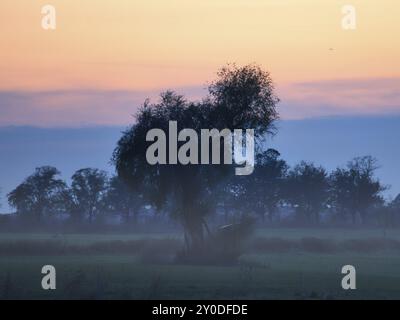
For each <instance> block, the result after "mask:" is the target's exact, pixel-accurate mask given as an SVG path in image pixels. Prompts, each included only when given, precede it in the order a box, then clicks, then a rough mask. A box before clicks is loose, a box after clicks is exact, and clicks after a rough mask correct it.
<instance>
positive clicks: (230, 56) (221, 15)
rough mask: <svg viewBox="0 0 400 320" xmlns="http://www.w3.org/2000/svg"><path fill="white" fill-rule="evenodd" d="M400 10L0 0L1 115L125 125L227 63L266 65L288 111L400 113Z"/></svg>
mask: <svg viewBox="0 0 400 320" xmlns="http://www.w3.org/2000/svg"><path fill="white" fill-rule="evenodd" d="M46 4H50V5H53V6H54V7H55V9H56V23H57V24H56V30H44V29H43V28H42V25H41V22H42V18H43V14H42V13H41V9H42V6H44V5H46ZM346 4H350V5H352V6H353V7H354V8H355V10H356V11H355V12H356V28H355V29H354V30H345V29H343V27H342V19H343V17H344V14H343V13H342V7H343V5H346ZM399 14H400V2H399V1H398V0H346V1H339V0H324V1H320V0H201V1H196V0H168V1H165V0H141V1H139V0H114V1H108V0H85V1H79V0H46V1H41V0H2V1H1V2H0V70H1V72H0V126H8V125H33V126H41V127H71V126H73V127H76V126H78V127H79V126H87V125H126V124H128V123H130V122H132V117H131V115H132V114H133V113H134V112H135V109H136V108H137V106H138V105H140V104H141V103H142V102H143V100H144V99H145V98H147V97H150V98H152V99H156V97H157V95H158V93H159V92H160V91H163V90H166V89H174V90H177V91H178V92H180V93H183V94H186V95H187V96H188V97H189V98H192V99H199V98H200V97H201V96H203V95H204V94H205V92H204V88H205V87H206V86H207V84H208V83H210V81H212V80H213V79H214V78H215V76H216V72H217V70H218V68H220V67H222V66H223V65H225V64H226V63H236V64H238V65H244V64H248V63H257V64H259V65H261V66H262V67H263V68H264V69H265V70H268V71H269V72H270V73H271V76H272V78H273V80H274V82H275V85H276V90H277V93H278V96H279V97H280V99H281V101H282V102H281V104H280V105H279V112H280V114H281V116H282V118H284V119H302V118H310V117H324V116H332V115H349V116H350V115H388V114H389V115H390V114H399V113H400V90H399V88H400V63H399V58H398V57H399V56H400V41H399V40H398V39H399V36H400V24H399V23H398V19H399Z"/></svg>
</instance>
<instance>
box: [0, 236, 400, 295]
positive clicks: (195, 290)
mask: <svg viewBox="0 0 400 320" xmlns="http://www.w3.org/2000/svg"><path fill="white" fill-rule="evenodd" d="M256 237H258V238H263V237H264V238H265V239H266V241H269V240H268V239H276V238H279V239H284V240H290V241H298V240H299V241H300V240H301V239H303V238H305V237H313V238H315V239H327V240H332V241H344V240H354V239H355V240H363V239H364V240H368V241H369V242H370V241H373V240H371V239H378V238H382V237H385V238H386V239H395V240H400V232H399V231H398V230H389V231H387V232H386V233H384V232H383V231H382V230H377V229H373V230H361V229H359V230H350V229H346V230H342V229H260V230H257V231H256ZM179 238H180V237H179V235H177V234H129V235H128V234H123V235H120V234H109V235H95V234H87V235H79V234H68V235H53V234H0V245H2V246H3V247H4V248H7V246H12V245H14V246H15V247H16V248H18V246H22V249H21V252H24V250H25V249H26V248H25V247H24V246H27V244H32V243H33V244H35V243H36V244H37V245H38V247H37V248H36V247H35V248H36V249H38V248H41V247H40V246H46V245H48V244H50V243H62V244H63V245H67V246H68V245H71V246H74V248H75V247H85V246H86V247H88V246H96V245H97V246H98V247H99V248H100V249H101V250H97V251H92V250H87V251H84V252H78V251H77V252H78V253H76V252H75V251H73V250H71V251H66V252H63V254H57V251H54V250H53V251H51V252H50V251H49V252H47V251H46V250H45V247H43V249H42V250H37V251H28V252H29V254H6V253H4V252H6V251H4V252H2V253H1V255H0V298H2V299H7V298H16V299H118V298H122V299H360V298H361V299H372V298H376V299H387V298H392V299H400V250H398V249H392V248H386V247H382V248H376V249H375V250H372V251H368V250H357V249H355V250H354V249H352V250H337V251H333V252H331V251H328V252H325V251H324V250H314V251H313V250H311V251H310V250H304V249H302V248H300V247H299V248H295V249H291V250H283V251H281V252H272V251H268V250H267V251H266V252H262V251H260V252H247V253H245V254H244V255H243V256H241V257H240V261H239V263H238V264H237V265H228V266H195V265H179V264H175V263H170V262H165V263H163V262H162V260H161V261H158V262H156V263H155V262H149V261H144V260H143V259H142V258H143V257H142V256H141V254H140V253H138V252H136V251H132V252H130V251H129V250H128V251H126V250H125V249H124V250H121V251H119V249H118V248H119V247H118V246H120V245H121V244H123V243H128V244H134V243H136V242H135V241H138V240H139V241H142V240H146V239H147V240H149V239H150V240H152V241H153V240H154V239H158V242H156V243H157V246H159V244H160V243H163V242H166V241H167V240H168V241H170V240H171V239H175V240H176V239H179ZM60 239H61V240H60ZM164 239H165V240H164ZM175 240H174V241H175ZM176 241H178V240H176ZM368 241H367V242H366V243H367V244H368V243H369V242H368ZM16 243H17V246H16ZM107 243H108V244H109V243H113V244H114V245H113V246H111V247H110V246H109V245H108V246H107V247H104V244H107ZM103 247H104V248H107V250H105V249H104V248H103ZM55 248H57V247H55ZM91 248H92V247H91ZM110 248H111V249H110ZM149 248H150V249H149V250H150V251H152V250H155V249H156V247H154V246H153V247H149ZM317 248H320V247H317ZM322 248H323V247H322ZM36 249H35V250H36ZM103 249H104V250H103ZM162 250H163V248H161V250H158V251H162ZM158 253H159V252H158ZM47 264H50V265H54V266H55V267H56V270H57V289H56V290H54V291H45V290H43V289H41V278H42V274H41V268H42V266H43V265H47ZM346 264H351V265H354V266H355V267H356V270H357V289H356V290H350V291H345V290H343V289H342V288H341V279H342V274H341V268H342V266H343V265H346Z"/></svg>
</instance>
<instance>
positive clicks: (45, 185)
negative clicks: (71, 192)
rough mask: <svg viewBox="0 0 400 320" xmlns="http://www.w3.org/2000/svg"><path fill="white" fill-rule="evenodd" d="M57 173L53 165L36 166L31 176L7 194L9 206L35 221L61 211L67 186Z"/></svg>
mask: <svg viewBox="0 0 400 320" xmlns="http://www.w3.org/2000/svg"><path fill="white" fill-rule="evenodd" d="M59 175H60V172H59V171H58V170H57V169H56V168H54V167H50V166H44V167H40V168H36V170H35V172H34V173H33V174H32V175H31V176H29V177H28V178H26V179H25V181H24V182H22V183H21V184H20V185H19V186H18V187H17V188H15V189H14V190H13V191H11V192H10V193H9V194H8V202H9V204H10V206H12V207H13V208H15V209H16V210H17V213H18V214H21V215H26V216H32V217H34V218H35V219H36V220H37V221H40V220H42V218H43V217H44V216H50V215H52V214H55V213H59V212H60V211H63V209H64V204H65V202H64V195H65V192H66V189H67V186H66V184H65V182H64V181H63V180H61V179H59V177H58V176H59Z"/></svg>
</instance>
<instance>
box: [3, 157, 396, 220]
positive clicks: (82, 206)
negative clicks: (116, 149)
mask: <svg viewBox="0 0 400 320" xmlns="http://www.w3.org/2000/svg"><path fill="white" fill-rule="evenodd" d="M377 168H378V166H377V162H376V160H375V159H374V158H372V157H370V156H365V157H360V158H355V159H353V160H352V161H350V162H349V163H348V164H347V166H346V167H343V168H337V169H336V170H334V171H333V172H330V173H328V172H327V170H326V169H324V168H323V167H321V166H316V165H315V164H313V163H311V162H301V163H299V164H298V165H296V166H294V167H292V168H290V167H289V165H288V164H287V163H286V162H285V161H284V160H282V159H281V158H280V154H279V152H278V151H276V150H273V149H269V150H267V151H266V152H264V153H261V154H260V155H259V156H258V158H257V163H256V168H255V170H254V173H253V174H252V175H249V176H233V177H229V178H226V179H225V180H224V182H223V183H220V184H218V185H216V186H215V187H214V188H213V190H211V191H210V195H209V197H210V198H209V205H210V204H211V203H213V206H212V207H213V208H214V213H216V212H217V211H218V214H219V215H220V216H221V217H223V216H225V217H226V221H235V219H236V220H238V219H239V218H240V217H242V216H244V215H251V216H253V217H258V218H259V221H260V222H263V223H266V224H268V223H269V224H274V225H278V224H279V223H280V222H282V221H288V220H289V221H293V222H296V223H300V224H306V225H318V224H321V223H324V224H341V225H343V224H353V225H356V224H364V225H365V224H368V223H384V224H385V225H387V226H395V225H396V224H397V223H398V222H400V221H399V220H400V195H399V196H397V197H396V198H395V199H394V200H392V201H385V199H384V197H383V195H382V192H383V191H384V190H386V187H385V186H383V185H382V184H381V183H380V181H379V180H378V179H377V178H376V177H375V172H376V169H377ZM142 191H144V192H140V188H139V189H138V190H136V191H132V190H131V189H130V188H129V186H127V185H126V184H125V183H124V181H123V180H122V179H120V178H119V177H118V176H112V177H109V176H108V174H107V173H106V172H104V171H102V170H98V169H94V168H85V169H81V170H78V171H76V172H75V173H74V174H73V175H72V177H71V183H70V185H68V184H67V183H66V182H65V181H64V180H63V179H62V178H61V177H60V172H59V171H58V170H57V169H56V168H54V167H51V166H44V167H40V168H37V169H36V170H35V172H34V173H33V174H32V175H30V176H29V177H27V178H26V179H25V180H24V181H23V182H22V183H21V184H20V185H18V186H17V187H16V188H15V189H14V190H13V191H11V192H10V193H9V194H8V195H7V197H8V202H9V204H10V206H11V207H13V208H14V209H15V211H16V215H18V216H19V217H21V218H25V219H27V220H29V221H35V222H46V220H49V219H51V218H56V217H57V216H60V215H62V216H64V217H66V218H67V219H69V220H70V221H72V222H75V223H87V224H92V223H95V222H99V221H102V219H103V218H104V217H107V216H112V215H116V216H119V217H120V221H121V223H130V222H131V223H135V222H137V221H136V220H137V214H138V212H139V210H140V209H143V208H144V207H145V206H147V205H148V204H149V200H148V199H149V198H151V197H153V196H154V195H152V194H145V190H142ZM168 201H169V205H168V206H167V209H166V210H170V211H171V212H170V213H171V215H170V216H171V217H174V215H176V212H173V211H174V210H175V208H176V204H174V203H172V202H173V200H172V199H170V200H168ZM168 208H169V209H168ZM217 208H218V209H219V210H217ZM205 210H206V209H205ZM207 213H208V215H211V214H212V212H210V211H207ZM322 219H323V220H324V221H321V220H322Z"/></svg>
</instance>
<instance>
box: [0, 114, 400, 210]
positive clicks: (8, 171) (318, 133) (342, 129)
mask: <svg viewBox="0 0 400 320" xmlns="http://www.w3.org/2000/svg"><path fill="white" fill-rule="evenodd" d="M277 126H278V134H277V135H276V136H275V137H274V138H273V139H272V140H268V142H267V144H268V147H270V148H271V147H272V148H276V149H277V150H279V152H280V153H281V155H282V157H283V158H284V159H285V160H286V161H287V162H288V163H289V164H290V165H294V164H296V163H298V162H299V161H301V160H306V161H312V162H315V164H317V165H322V166H324V167H326V168H327V169H328V170H333V169H335V168H336V167H337V166H343V165H345V164H346V163H347V162H348V161H349V160H350V159H352V158H354V157H356V156H364V155H371V156H373V157H375V158H377V159H378V161H379V164H380V166H381V167H380V168H379V169H378V171H377V175H378V177H379V178H380V180H381V182H382V183H383V184H385V185H389V186H391V188H390V189H389V190H388V191H386V192H385V194H386V195H387V196H388V197H395V196H396V195H397V194H399V193H400V170H399V169H398V163H400V148H399V147H398V146H399V141H400V130H399V129H398V128H400V116H391V117H389V116H370V117H367V116H365V117H325V118H311V119H304V120H280V121H279V122H278V123H277ZM125 129H126V128H125V127H122V126H121V127H118V126H115V127H96V126H93V127H82V128H39V127H18V126H14V127H0V150H1V153H0V188H1V194H0V196H1V198H0V200H1V202H0V203H1V204H2V207H1V208H0V212H9V211H10V208H9V207H8V205H7V201H6V197H5V195H6V194H7V193H8V192H10V191H11V190H12V189H14V188H15V187H16V186H17V185H18V184H19V183H20V182H21V181H22V180H23V179H24V178H26V177H27V176H28V175H29V174H31V173H32V172H33V170H34V169H35V168H36V167H39V166H42V165H52V166H55V167H57V168H58V169H59V170H60V171H61V173H62V177H63V178H65V179H66V180H67V181H68V179H69V178H70V177H71V175H72V174H73V173H74V172H75V171H76V170H77V169H80V168H84V167H94V168H99V169H102V170H106V171H107V172H110V173H113V172H114V168H113V167H112V166H111V164H110V158H111V154H112V152H113V150H114V148H115V146H116V142H117V141H118V139H119V137H120V136H121V132H122V131H124V130H125Z"/></svg>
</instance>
